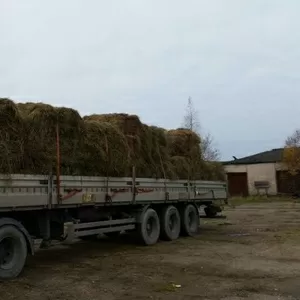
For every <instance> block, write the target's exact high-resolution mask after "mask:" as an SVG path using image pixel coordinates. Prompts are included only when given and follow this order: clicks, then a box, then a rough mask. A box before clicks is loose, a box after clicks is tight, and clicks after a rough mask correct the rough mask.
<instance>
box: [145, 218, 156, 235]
mask: <svg viewBox="0 0 300 300" xmlns="http://www.w3.org/2000/svg"><path fill="white" fill-rule="evenodd" d="M155 224H156V223H155V218H153V217H150V218H149V219H148V221H147V224H146V230H147V235H148V236H150V237H151V236H152V235H153V229H154V227H155Z"/></svg>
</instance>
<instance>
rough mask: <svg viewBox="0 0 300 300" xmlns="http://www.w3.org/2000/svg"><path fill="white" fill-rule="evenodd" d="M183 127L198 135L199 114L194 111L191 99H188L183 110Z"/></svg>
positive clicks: (199, 127)
mask: <svg viewBox="0 0 300 300" xmlns="http://www.w3.org/2000/svg"><path fill="white" fill-rule="evenodd" d="M183 127H184V128H187V129H190V130H192V131H194V132H196V133H197V134H200V129H201V126H200V122H199V114H198V111H197V110H196V109H195V107H194V104H193V101H192V98H191V97H189V99H188V104H187V107H186V110H185V115H184V118H183Z"/></svg>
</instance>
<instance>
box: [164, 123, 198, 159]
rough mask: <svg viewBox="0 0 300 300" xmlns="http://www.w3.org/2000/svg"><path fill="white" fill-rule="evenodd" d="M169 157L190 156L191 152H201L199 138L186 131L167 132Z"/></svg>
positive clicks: (193, 133)
mask: <svg viewBox="0 0 300 300" xmlns="http://www.w3.org/2000/svg"><path fill="white" fill-rule="evenodd" d="M167 137H168V141H169V147H170V155H171V156H186V157H189V156H191V151H193V150H195V151H196V152H197V151H198V152H199V153H200V152H201V149H200V143H201V139H200V137H199V136H198V135H197V134H196V133H195V132H193V131H191V130H188V129H181V128H179V129H175V130H169V131H168V132H167Z"/></svg>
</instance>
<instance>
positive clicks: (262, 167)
mask: <svg viewBox="0 0 300 300" xmlns="http://www.w3.org/2000/svg"><path fill="white" fill-rule="evenodd" d="M224 168H225V172H226V173H238V172H245V173H247V177H248V190H249V194H250V195H256V194H257V190H256V189H255V187H254V182H255V181H268V182H269V183H270V188H269V190H268V193H269V194H270V195H276V194H277V182H276V171H277V170H281V169H282V166H281V165H280V164H279V163H263V164H250V165H226V166H224ZM260 192H261V193H262V192H264V191H260Z"/></svg>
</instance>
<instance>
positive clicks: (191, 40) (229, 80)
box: [0, 0, 300, 159]
mask: <svg viewBox="0 0 300 300" xmlns="http://www.w3.org/2000/svg"><path fill="white" fill-rule="evenodd" d="M299 11H300V1H298V0H294V1H293V0H281V1H276V0H256V1H255V0H248V1H246V0H244V1H241V0H226V1H225V0H207V1H204V0H185V1H183V0H126V1H125V0H118V1H117V0H115V1H114V0H111V1H104V0H88V1H84V0H51V1H50V0H49V1H46V0H44V1H41V0H26V1H24V0H19V1H18V0H0V97H10V98H12V99H14V100H17V101H22V102H25V101H42V102H47V103H50V104H53V105H63V106H69V107H73V108H75V109H77V110H78V111H79V112H80V113H81V114H82V115H84V114H90V113H108V112H127V113H134V114H137V115H139V116H140V117H141V119H142V121H143V122H145V123H148V124H153V125H157V126H161V127H166V128H176V127H179V126H180V125H181V124H182V119H183V115H184V109H185V106H186V103H187V99H188V97H189V96H191V97H192V99H193V102H194V106H195V107H196V109H197V110H198V112H199V118H200V121H201V124H202V129H203V131H205V132H208V131H209V132H210V133H211V134H212V135H213V136H214V138H215V140H216V143H217V146H218V147H219V149H220V150H221V152H222V159H231V157H232V155H235V156H237V157H242V156H245V155H251V154H254V153H255V152H260V151H264V150H269V149H272V148H276V147H281V146H282V145H283V143H284V140H285V137H286V136H287V135H289V134H290V133H292V132H293V130H294V129H295V128H297V127H300V97H299V96H300V95H299V94H300V84H299V79H300V18H299Z"/></svg>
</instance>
